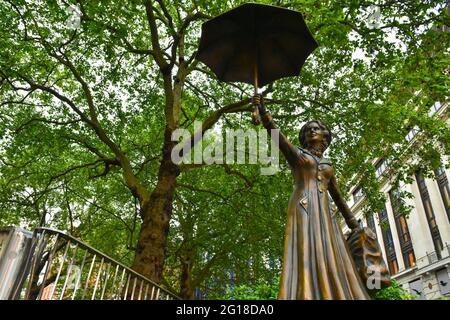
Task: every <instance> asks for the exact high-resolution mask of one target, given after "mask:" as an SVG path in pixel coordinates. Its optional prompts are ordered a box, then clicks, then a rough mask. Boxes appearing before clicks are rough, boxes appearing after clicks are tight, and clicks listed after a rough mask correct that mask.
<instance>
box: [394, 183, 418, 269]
mask: <svg viewBox="0 0 450 320" xmlns="http://www.w3.org/2000/svg"><path fill="white" fill-rule="evenodd" d="M389 197H390V199H391V205H392V211H393V212H394V218H395V225H396V226H397V233H398V238H399V240H400V247H401V249H402V256H403V262H404V263H405V267H407V268H409V267H413V266H415V265H416V258H415V255H414V249H413V247H412V242H411V236H410V234H409V229H408V224H407V223H406V218H405V215H404V214H403V210H402V207H403V205H404V203H403V200H402V198H401V195H400V190H399V189H392V190H391V191H390V192H389Z"/></svg>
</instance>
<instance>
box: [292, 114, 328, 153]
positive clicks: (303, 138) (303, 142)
mask: <svg viewBox="0 0 450 320" xmlns="http://www.w3.org/2000/svg"><path fill="white" fill-rule="evenodd" d="M314 122H315V123H317V125H318V126H319V128H320V129H321V130H322V131H324V136H325V141H323V147H324V150H325V149H326V148H328V146H329V145H330V143H331V139H332V137H331V131H330V129H328V127H327V126H326V125H325V124H323V123H322V121H320V120H311V121H308V122H307V123H305V124H304V125H303V127H302V128H301V129H300V133H299V134H298V139H299V141H300V145H301V146H302V147H303V148H308V146H307V145H306V129H307V128H308V126H309V125H310V124H311V123H314Z"/></svg>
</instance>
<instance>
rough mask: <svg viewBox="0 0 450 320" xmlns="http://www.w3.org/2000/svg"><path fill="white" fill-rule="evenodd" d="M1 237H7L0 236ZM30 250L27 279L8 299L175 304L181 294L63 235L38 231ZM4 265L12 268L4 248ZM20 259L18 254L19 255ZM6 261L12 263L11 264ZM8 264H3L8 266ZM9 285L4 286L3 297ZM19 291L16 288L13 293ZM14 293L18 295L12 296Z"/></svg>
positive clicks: (21, 280) (1, 250)
mask: <svg viewBox="0 0 450 320" xmlns="http://www.w3.org/2000/svg"><path fill="white" fill-rule="evenodd" d="M0 235H1V233H0ZM30 242H31V243H30V244H29V246H30V250H28V251H29V253H28V254H27V255H26V259H23V260H24V261H23V263H22V264H21V265H20V267H18V266H17V263H16V266H15V267H14V268H15V269H20V270H22V276H18V277H15V283H13V284H10V285H8V286H7V288H6V289H7V290H10V293H9V296H7V297H2V296H1V295H0V298H2V299H5V298H6V299H25V300H75V299H82V300H172V299H179V297H177V296H176V295H174V294H173V293H171V292H169V291H168V290H166V289H164V288H162V287H161V286H159V285H157V284H156V283H154V282H152V281H151V280H149V279H148V278H146V277H144V276H142V275H141V274H139V273H137V272H135V271H134V270H132V269H130V268H128V267H126V266H125V265H123V264H121V263H120V262H117V261H115V260H114V259H112V258H110V257H108V256H107V255H105V254H103V253H101V252H100V251H98V250H96V249H94V248H92V247H91V246H89V245H87V244H85V243H83V242H81V241H80V240H78V239H76V238H74V237H72V236H70V235H68V234H65V233H63V232H61V231H58V230H54V229H50V228H37V229H35V230H34V232H33V234H32V237H31V240H30ZM2 243H4V241H3V242H2V241H1V237H0V280H1V277H2V273H1V266H2V264H3V265H5V264H6V265H9V266H10V267H9V268H11V264H12V261H11V259H7V257H6V255H5V254H6V253H7V251H8V248H7V247H6V248H5V247H4V246H3V247H4V248H2ZM13 255H15V256H17V253H16V254H13ZM5 259H6V260H8V261H9V262H5ZM2 260H3V262H2ZM5 285H6V283H5V282H4V283H3V284H2V283H0V292H1V289H2V287H5ZM12 288H14V289H12ZM11 290H13V291H12V292H11Z"/></svg>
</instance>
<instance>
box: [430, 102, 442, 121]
mask: <svg viewBox="0 0 450 320" xmlns="http://www.w3.org/2000/svg"><path fill="white" fill-rule="evenodd" d="M441 107H442V104H441V103H440V102H435V103H434V104H433V105H432V106H431V108H430V111H429V112H428V115H429V116H430V117H431V116H432V115H433V114H435V113H436V112H437V111H439V109H440V108H441Z"/></svg>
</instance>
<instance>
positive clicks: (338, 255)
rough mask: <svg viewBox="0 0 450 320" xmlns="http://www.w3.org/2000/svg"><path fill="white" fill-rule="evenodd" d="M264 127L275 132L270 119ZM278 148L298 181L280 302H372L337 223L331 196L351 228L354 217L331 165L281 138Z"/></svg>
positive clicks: (287, 235)
mask: <svg viewBox="0 0 450 320" xmlns="http://www.w3.org/2000/svg"><path fill="white" fill-rule="evenodd" d="M262 120H263V123H264V126H265V127H266V128H267V129H268V130H269V131H270V129H277V128H276V126H275V125H274V124H273V122H272V121H271V116H270V113H266V114H265V115H264V116H263V117H262ZM279 147H280V150H281V151H282V153H283V154H284V155H285V157H286V160H287V161H288V163H289V165H290V166H291V170H292V174H293V176H294V180H295V186H294V191H293V193H292V195H291V197H290V200H289V206H288V212H287V223H286V231H285V240H284V254H283V269H282V274H281V279H280V292H279V296H278V298H279V299H284V300H334V299H336V300H340V299H342V300H353V299H354V300H363V299H370V297H369V295H368V293H367V291H366V287H365V285H364V284H363V283H362V281H361V278H360V277H359V275H358V271H357V269H356V266H355V263H354V261H353V259H352V257H351V254H350V252H349V248H348V246H347V243H346V241H345V240H344V236H343V234H342V231H341V230H340V228H339V224H338V223H337V221H336V217H335V216H334V215H333V213H332V212H333V211H332V210H331V207H330V201H329V196H328V192H329V193H330V195H331V197H332V198H333V200H334V202H335V203H336V206H337V207H338V209H339V210H340V211H341V213H342V214H343V216H344V218H345V220H346V221H347V222H349V221H352V220H353V221H352V222H353V223H354V222H355V221H354V219H355V218H354V217H353V214H352V213H351V211H350V209H349V207H348V206H347V205H346V203H345V200H344V199H343V197H342V195H341V194H340V192H339V189H338V188H337V182H336V178H335V176H334V174H333V167H332V165H331V162H330V161H329V160H327V159H323V158H322V159H321V158H317V157H316V156H314V155H313V154H312V153H310V152H309V151H308V150H305V149H301V148H298V147H295V146H293V145H292V144H291V143H290V142H289V141H288V140H287V139H286V138H285V137H284V136H283V135H282V134H281V133H280V134H279Z"/></svg>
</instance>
